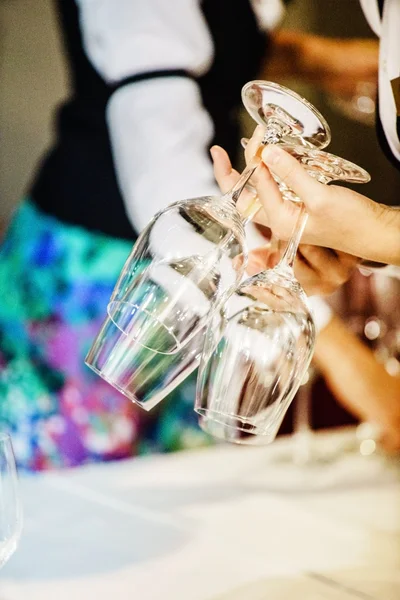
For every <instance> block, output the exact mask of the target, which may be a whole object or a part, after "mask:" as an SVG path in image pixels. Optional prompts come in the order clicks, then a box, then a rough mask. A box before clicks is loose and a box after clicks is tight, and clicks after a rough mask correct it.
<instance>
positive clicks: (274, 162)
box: [262, 145, 326, 212]
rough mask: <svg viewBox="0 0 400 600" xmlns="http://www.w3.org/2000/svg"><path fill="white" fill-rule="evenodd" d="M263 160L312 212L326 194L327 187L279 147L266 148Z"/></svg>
mask: <svg viewBox="0 0 400 600" xmlns="http://www.w3.org/2000/svg"><path fill="white" fill-rule="evenodd" d="M262 160H263V162H264V163H265V164H266V165H267V167H268V168H269V169H270V171H271V172H272V174H273V175H275V176H276V177H277V178H278V179H279V180H281V181H282V182H283V183H285V184H286V185H287V187H288V188H290V189H291V190H293V191H294V192H295V193H296V194H297V195H298V196H299V197H300V198H301V200H302V201H303V202H304V203H305V205H306V208H308V209H311V211H310V212H312V208H313V207H314V206H315V201H318V199H320V198H321V194H322V195H323V194H324V192H325V189H326V188H325V186H324V185H323V184H322V183H319V182H318V181H316V180H315V179H313V177H311V176H310V175H309V174H308V173H307V171H306V170H305V169H304V168H303V167H302V166H301V164H300V163H299V162H298V161H297V160H296V159H295V158H294V157H293V156H291V155H290V154H289V153H288V152H285V150H283V148H280V147H279V146H275V145H270V146H266V147H265V148H264V150H263V153H262Z"/></svg>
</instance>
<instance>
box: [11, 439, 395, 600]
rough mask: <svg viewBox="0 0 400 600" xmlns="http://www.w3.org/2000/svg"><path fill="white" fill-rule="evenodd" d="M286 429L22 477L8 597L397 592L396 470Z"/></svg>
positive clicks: (160, 599)
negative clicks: (247, 441) (288, 455)
mask: <svg viewBox="0 0 400 600" xmlns="http://www.w3.org/2000/svg"><path fill="white" fill-rule="evenodd" d="M288 444H290V441H289V440H285V439H283V440H280V441H278V442H276V443H275V444H273V445H272V446H270V447H268V448H257V449H256V448H251V449H249V448H242V447H235V446H223V447H222V446H221V447H217V448H211V449H207V450H201V451H193V452H183V453H180V454H176V455H169V456H159V457H149V458H141V459H133V460H129V461H124V462H120V463H111V464H102V465H94V466H88V467H83V468H79V469H75V470H71V471H65V472H61V473H59V474H54V473H51V474H43V475H40V476H31V477H23V478H22V480H21V492H22V495H23V501H24V509H25V526H24V533H23V537H22V539H21V543H20V546H19V549H18V551H17V552H16V554H15V555H14V556H13V557H12V559H11V560H10V562H9V564H8V565H6V567H5V568H4V569H3V571H2V572H1V579H0V598H1V600H26V599H28V598H29V600H55V599H57V600H67V599H68V600H71V599H73V600H92V599H93V600H94V599H95V600H120V599H121V600H125V599H129V600H131V599H132V598H139V599H140V600H225V599H226V600H228V599H229V600H239V599H240V600H264V599H268V600H286V599H288V600H289V599H291V598H293V599H294V598H296V599H297V598H298V599H300V600H303V599H304V600H317V599H325V598H327V599H328V600H336V599H337V600H338V599H342V600H347V599H348V600H350V599H351V598H364V600H377V599H379V600H381V599H382V600H399V599H400V478H399V477H400V476H399V470H398V467H397V465H395V464H392V463H390V462H389V463H388V462H386V461H384V460H383V459H382V458H379V457H361V456H359V455H358V454H357V453H354V454H353V455H351V454H349V455H347V456H346V458H345V459H342V460H338V461H335V462H333V463H332V464H327V465H320V466H318V467H308V468H305V469H304V468H303V469H300V470H299V469H296V468H295V467H294V466H292V465H290V464H288V463H286V462H285V460H284V458H283V459H282V457H281V455H282V454H283V455H284V454H285V452H286V450H287V448H288Z"/></svg>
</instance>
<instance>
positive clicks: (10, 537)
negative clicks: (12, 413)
mask: <svg viewBox="0 0 400 600" xmlns="http://www.w3.org/2000/svg"><path fill="white" fill-rule="evenodd" d="M21 531H22V507H21V502H20V498H19V492H18V478H17V468H16V465H15V458H14V452H13V448H12V444H11V438H10V436H9V435H8V434H6V433H0V568H1V567H3V566H4V565H5V563H6V562H7V561H8V560H9V558H10V557H11V556H12V554H14V552H15V550H16V548H17V545H18V541H19V538H20V536H21Z"/></svg>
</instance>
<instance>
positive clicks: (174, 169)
mask: <svg viewBox="0 0 400 600" xmlns="http://www.w3.org/2000/svg"><path fill="white" fill-rule="evenodd" d="M76 1H77V4H78V6H79V9H80V25H81V30H82V34H83V41H84V48H85V51H86V54H87V56H88V58H89V60H90V61H91V63H92V64H93V66H94V67H95V68H96V70H97V71H98V72H99V74H100V75H101V76H102V77H103V78H104V80H105V81H106V82H107V83H115V82H118V81H120V80H122V79H124V78H126V77H129V76H132V75H136V74H140V73H144V72H147V71H153V70H157V69H184V70H185V71H188V72H189V73H191V74H193V75H194V76H195V77H198V76H201V75H203V74H205V73H206V72H207V70H208V68H209V67H210V65H211V62H212V60H213V55H214V49H213V43H212V38H211V35H210V32H209V30H208V27H207V23H206V22H205V19H204V16H203V13H202V10H201V0H173V9H172V8H171V3H170V2H168V1H166V0H76ZM253 2H254V10H255V14H256V16H257V19H258V22H259V24H260V27H264V28H265V27H271V26H273V25H274V24H275V22H276V21H277V20H278V19H279V18H280V16H281V13H282V3H281V0H253ZM266 5H267V6H268V8H269V10H265V7H266ZM107 120H108V125H109V131H110V137H111V145H112V151H113V157H114V163H115V167H116V173H117V178H118V182H119V186H120V189H121V193H122V197H123V199H124V203H125V206H126V209H127V213H128V216H129V218H130V220H131V222H132V224H133V226H134V227H135V229H136V230H138V231H141V230H142V229H143V228H144V227H145V225H147V223H148V222H149V220H150V219H151V218H152V217H153V216H154V214H155V213H157V212H158V211H160V210H162V209H163V208H165V207H166V206H167V205H168V204H170V203H171V202H175V201H177V200H183V199H185V198H193V197H196V196H204V195H208V194H209V195H214V194H216V195H219V193H220V192H219V189H218V187H217V185H216V183H215V179H214V175H213V169H212V165H211V162H210V159H209V157H208V156H207V148H208V147H209V145H210V142H211V140H212V137H213V133H214V132H213V124H212V121H211V119H210V116H209V115H208V113H207V112H206V110H205V109H204V107H203V105H202V100H201V96H200V90H199V87H198V85H197V83H196V82H195V81H194V80H191V79H188V78H183V77H175V78H168V79H166V78H159V79H152V80H146V81H142V82H139V83H132V84H130V85H129V84H128V85H126V86H124V87H122V88H121V89H119V90H118V91H116V92H115V93H114V94H113V96H112V97H111V100H110V102H109V105H108V109H107ZM249 229H250V230H251V231H250V235H251V238H252V240H250V247H255V246H259V245H260V243H261V242H262V237H261V236H260V235H259V234H258V233H257V230H256V228H255V227H254V226H253V225H250V227H249Z"/></svg>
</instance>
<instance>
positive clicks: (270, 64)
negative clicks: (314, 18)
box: [261, 29, 378, 92]
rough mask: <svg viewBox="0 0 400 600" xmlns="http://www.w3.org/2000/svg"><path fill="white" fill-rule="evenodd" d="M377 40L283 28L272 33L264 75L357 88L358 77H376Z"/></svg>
mask: <svg viewBox="0 0 400 600" xmlns="http://www.w3.org/2000/svg"><path fill="white" fill-rule="evenodd" d="M377 68H378V43H377V41H376V40H371V39H362V38H356V39H340V38H329V37H324V36H319V35H310V34H307V33H303V32H299V31H292V30H287V29H281V30H278V31H275V32H272V33H271V34H270V46H269V52H268V54H267V56H266V58H265V61H264V65H263V69H262V74H261V76H263V77H266V78H267V79H275V78H277V79H282V78H287V77H291V76H294V77H296V78H298V79H299V78H300V79H302V80H303V81H309V82H314V83H319V84H320V85H322V86H323V87H328V89H331V87H332V85H333V86H334V88H335V89H341V90H342V91H343V92H346V91H351V90H353V89H354V85H355V83H356V81H357V80H358V81H362V80H363V81H374V80H375V79H376V76H377Z"/></svg>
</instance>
